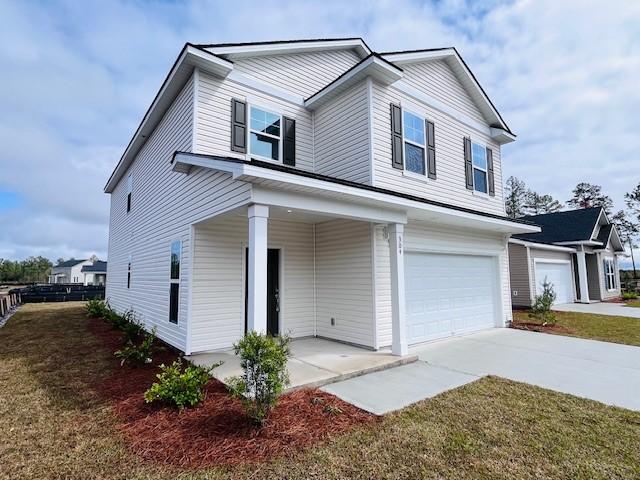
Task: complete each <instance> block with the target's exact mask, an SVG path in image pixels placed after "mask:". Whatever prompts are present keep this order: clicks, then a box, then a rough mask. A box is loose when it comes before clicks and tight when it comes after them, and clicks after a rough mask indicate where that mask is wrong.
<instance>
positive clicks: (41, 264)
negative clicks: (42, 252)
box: [0, 256, 53, 283]
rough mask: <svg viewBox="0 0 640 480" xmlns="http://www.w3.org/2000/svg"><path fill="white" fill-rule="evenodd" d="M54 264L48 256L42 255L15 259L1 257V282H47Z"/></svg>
mask: <svg viewBox="0 0 640 480" xmlns="http://www.w3.org/2000/svg"><path fill="white" fill-rule="evenodd" d="M52 266H53V264H52V263H51V261H50V260H49V259H48V258H44V257H40V256H38V257H29V258H27V259H25V260H15V261H13V260H7V259H3V258H0V282H25V283H33V282H46V281H47V280H48V279H49V274H50V273H51V267H52Z"/></svg>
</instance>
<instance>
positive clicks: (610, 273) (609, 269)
mask: <svg viewBox="0 0 640 480" xmlns="http://www.w3.org/2000/svg"><path fill="white" fill-rule="evenodd" d="M604 281H605V284H606V286H607V290H609V291H612V290H615V289H616V268H615V263H614V262H613V258H605V259H604Z"/></svg>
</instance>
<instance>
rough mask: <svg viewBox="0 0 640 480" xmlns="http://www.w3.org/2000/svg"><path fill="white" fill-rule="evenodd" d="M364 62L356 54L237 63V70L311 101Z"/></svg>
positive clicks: (329, 53)
mask: <svg viewBox="0 0 640 480" xmlns="http://www.w3.org/2000/svg"><path fill="white" fill-rule="evenodd" d="M359 61H360V57H358V55H357V54H356V53H355V52H354V51H353V50H333V51H325V52H311V53H296V54H287V55H269V56H258V57H251V58H237V59H233V64H234V69H235V70H237V71H239V72H242V73H244V74H247V75H249V76H251V77H253V78H256V79H258V80H262V81H263V82H266V83H270V84H271V85H274V86H276V87H279V88H282V89H284V90H288V91H290V92H293V93H296V94H298V95H302V96H303V97H304V98H307V97H310V96H311V95H313V94H314V93H316V92H317V91H318V90H320V89H321V88H323V87H324V86H325V85H327V84H329V83H331V82H332V81H333V80H335V79H336V78H338V77H339V76H340V75H342V74H343V73H344V72H345V71H347V70H348V69H350V68H351V67H353V66H354V65H355V64H356V63H358V62H359Z"/></svg>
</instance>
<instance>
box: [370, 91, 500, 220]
mask: <svg viewBox="0 0 640 480" xmlns="http://www.w3.org/2000/svg"><path fill="white" fill-rule="evenodd" d="M391 103H396V104H400V105H401V106H402V107H403V108H406V107H407V105H409V106H410V110H411V112H412V113H414V114H419V115H421V116H423V117H425V118H428V119H429V120H431V121H433V122H434V124H435V131H436V135H435V144H436V152H437V154H436V169H437V172H438V178H437V179H436V180H426V179H424V178H417V177H418V176H415V175H406V174H405V173H404V172H403V171H402V170H398V169H396V168H393V167H392V166H391V118H390V113H389V108H390V107H389V105H390V104H391ZM416 110H418V111H416ZM465 136H471V138H472V139H474V141H477V142H479V143H482V144H484V145H486V146H487V147H489V148H491V149H492V151H493V168H494V175H495V197H489V196H486V197H485V196H479V195H474V193H473V192H472V191H471V190H467V188H466V184H465V164H464V147H463V138H464V137H465ZM373 158H374V164H373V178H374V185H375V186H377V187H382V188H387V189H389V190H395V191H398V192H402V193H407V194H410V195H416V196H419V197H425V198H428V199H431V200H436V201H440V202H444V203H447V204H451V205H456V206H460V207H465V208H470V209H473V210H477V211H482V212H488V213H494V214H498V215H504V214H505V211H504V204H503V202H502V194H503V192H502V168H501V162H500V146H499V145H498V144H497V143H496V142H494V141H493V140H492V139H491V138H490V137H489V136H488V135H486V134H483V133H480V132H478V131H476V130H474V129H471V128H470V127H467V126H466V125H464V124H462V123H461V122H459V121H458V120H456V119H454V118H452V117H450V116H449V115H447V114H444V113H442V112H440V111H438V110H436V109H434V108H431V107H429V106H428V105H425V104H421V103H420V102H417V101H416V100H415V99H412V98H409V97H408V96H407V95H406V94H404V93H402V92H400V91H399V90H397V89H395V88H393V87H383V86H381V85H379V84H377V83H375V82H374V86H373Z"/></svg>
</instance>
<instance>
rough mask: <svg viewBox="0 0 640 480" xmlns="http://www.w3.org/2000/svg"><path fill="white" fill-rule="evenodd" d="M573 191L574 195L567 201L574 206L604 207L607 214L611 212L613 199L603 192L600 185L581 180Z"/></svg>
mask: <svg viewBox="0 0 640 480" xmlns="http://www.w3.org/2000/svg"><path fill="white" fill-rule="evenodd" d="M571 193H572V194H573V197H572V198H571V199H570V200H568V201H567V205H569V206H571V207H573V208H591V207H602V208H603V209H604V211H605V213H606V214H607V215H610V214H611V209H612V208H613V200H611V197H609V196H608V195H605V194H603V193H602V187H601V186H600V185H592V184H590V183H586V182H581V183H579V184H578V185H576V188H574V189H573V191H572V192H571Z"/></svg>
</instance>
